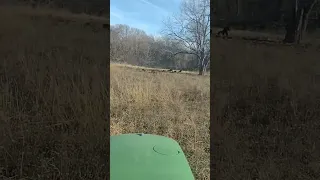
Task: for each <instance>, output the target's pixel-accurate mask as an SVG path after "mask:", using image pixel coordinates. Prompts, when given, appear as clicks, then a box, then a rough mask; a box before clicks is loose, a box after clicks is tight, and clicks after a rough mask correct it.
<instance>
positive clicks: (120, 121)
mask: <svg viewBox="0 0 320 180" xmlns="http://www.w3.org/2000/svg"><path fill="white" fill-rule="evenodd" d="M110 69H111V71H110V113H111V119H110V121H111V122H110V123H111V126H110V129H111V135H115V134H122V133H137V132H141V133H149V134H158V135H163V136H167V137H171V138H173V139H175V140H177V141H178V142H179V143H180V145H181V147H182V149H183V150H184V152H185V154H186V156H187V158H188V161H189V163H190V166H191V169H192V170H193V173H194V175H195V177H196V179H210V176H209V174H210V173H209V172H210V171H209V170H210V169H209V160H210V159H209V157H210V156H209V147H210V146H209V142H210V135H209V118H210V110H209V109H210V108H209V106H210V103H209V101H210V82H209V77H208V76H205V77H201V76H197V75H192V74H179V73H168V72H155V73H149V72H147V71H142V70H141V68H135V67H130V66H123V65H117V64H111V68H110Z"/></svg>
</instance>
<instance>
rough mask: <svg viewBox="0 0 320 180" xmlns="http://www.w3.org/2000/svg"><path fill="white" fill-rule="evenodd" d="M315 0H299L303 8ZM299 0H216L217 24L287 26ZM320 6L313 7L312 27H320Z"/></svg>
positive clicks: (244, 27) (238, 26) (214, 12)
mask: <svg viewBox="0 0 320 180" xmlns="http://www.w3.org/2000/svg"><path fill="white" fill-rule="evenodd" d="M313 1H314V0H298V1H297V4H298V6H299V7H304V6H308V5H310V4H311V3H312V2H313ZM295 6H296V5H295V0H215V1H213V12H212V13H213V15H214V19H215V21H213V23H214V24H213V25H214V26H218V27H219V26H224V25H226V24H229V25H232V26H233V28H236V29H254V30H264V29H269V30H271V29H273V30H279V29H284V28H285V26H286V24H287V23H288V21H290V20H291V19H292V11H293V9H294V8H295ZM319 13H320V6H319V4H317V5H316V6H314V7H313V9H312V11H311V13H310V15H309V23H308V29H310V30H314V29H315V28H317V27H320V16H319Z"/></svg>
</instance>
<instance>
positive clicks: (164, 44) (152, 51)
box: [110, 0, 210, 75]
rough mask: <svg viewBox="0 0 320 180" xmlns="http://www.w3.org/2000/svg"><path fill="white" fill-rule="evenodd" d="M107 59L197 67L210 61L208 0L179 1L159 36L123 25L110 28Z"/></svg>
mask: <svg viewBox="0 0 320 180" xmlns="http://www.w3.org/2000/svg"><path fill="white" fill-rule="evenodd" d="M110 30H111V44H110V46H111V48H110V51H111V60H112V61H117V62H130V63H132V64H136V65H143V66H149V67H150V66H151V67H161V68H173V69H184V70H191V69H192V70H198V73H199V75H203V74H204V72H206V70H208V68H209V64H210V1H209V0H197V1H194V0H183V1H182V2H181V4H180V12H179V14H174V15H172V16H169V17H167V19H166V20H165V21H164V23H163V29H162V36H161V38H159V37H152V36H148V35H146V33H145V32H144V31H142V30H139V29H135V28H130V27H128V26H126V25H116V26H112V27H111V29H110Z"/></svg>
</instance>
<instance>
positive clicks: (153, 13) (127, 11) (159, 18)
mask: <svg viewBox="0 0 320 180" xmlns="http://www.w3.org/2000/svg"><path fill="white" fill-rule="evenodd" d="M180 3H181V0H111V1H110V23H111V25H114V24H126V25H128V26H130V27H135V28H138V29H141V30H144V31H145V32H146V33H147V34H152V35H159V34H160V30H161V29H162V27H163V20H164V19H165V18H166V17H168V16H170V15H172V14H173V13H178V12H179V6H180Z"/></svg>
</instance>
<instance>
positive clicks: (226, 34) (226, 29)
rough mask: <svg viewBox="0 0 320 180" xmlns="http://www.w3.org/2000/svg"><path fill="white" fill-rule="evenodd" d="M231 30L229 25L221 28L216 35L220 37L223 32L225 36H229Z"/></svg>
mask: <svg viewBox="0 0 320 180" xmlns="http://www.w3.org/2000/svg"><path fill="white" fill-rule="evenodd" d="M229 31H230V28H229V27H228V26H227V27H224V28H223V30H221V31H219V32H218V33H217V35H216V36H217V37H218V36H221V34H222V36H223V37H229Z"/></svg>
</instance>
